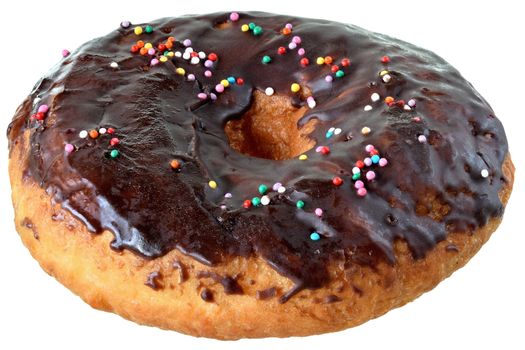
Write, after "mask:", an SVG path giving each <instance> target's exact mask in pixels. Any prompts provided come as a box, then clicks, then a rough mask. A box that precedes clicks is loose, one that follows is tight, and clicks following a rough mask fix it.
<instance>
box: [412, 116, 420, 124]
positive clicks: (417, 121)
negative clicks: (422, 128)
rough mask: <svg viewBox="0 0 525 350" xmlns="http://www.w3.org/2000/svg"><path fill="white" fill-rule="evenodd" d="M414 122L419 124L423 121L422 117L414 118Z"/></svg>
mask: <svg viewBox="0 0 525 350" xmlns="http://www.w3.org/2000/svg"><path fill="white" fill-rule="evenodd" d="M412 120H413V121H415V122H416V123H419V122H420V121H421V117H414V118H412Z"/></svg>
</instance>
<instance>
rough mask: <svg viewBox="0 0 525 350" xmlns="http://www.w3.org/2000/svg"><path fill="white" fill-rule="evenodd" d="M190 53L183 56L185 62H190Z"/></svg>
mask: <svg viewBox="0 0 525 350" xmlns="http://www.w3.org/2000/svg"><path fill="white" fill-rule="evenodd" d="M190 56H191V55H190V53H189V52H185V53H184V54H183V55H182V58H184V59H185V60H189V59H190Z"/></svg>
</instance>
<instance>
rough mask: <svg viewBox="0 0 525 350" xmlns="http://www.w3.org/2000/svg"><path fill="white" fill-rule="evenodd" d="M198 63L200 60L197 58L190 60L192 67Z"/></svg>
mask: <svg viewBox="0 0 525 350" xmlns="http://www.w3.org/2000/svg"><path fill="white" fill-rule="evenodd" d="M200 61H201V60H200V58H199V57H197V56H194V57H192V58H191V60H190V63H191V64H193V65H195V64H199V62H200Z"/></svg>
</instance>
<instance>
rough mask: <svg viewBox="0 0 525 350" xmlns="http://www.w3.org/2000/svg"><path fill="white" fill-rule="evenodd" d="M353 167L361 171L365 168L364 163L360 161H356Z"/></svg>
mask: <svg viewBox="0 0 525 350" xmlns="http://www.w3.org/2000/svg"><path fill="white" fill-rule="evenodd" d="M355 166H356V167H358V168H359V169H363V168H364V167H365V163H363V161H362V160H358V161H357V162H355Z"/></svg>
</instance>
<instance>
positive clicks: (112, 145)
mask: <svg viewBox="0 0 525 350" xmlns="http://www.w3.org/2000/svg"><path fill="white" fill-rule="evenodd" d="M105 135H108V136H109V141H108V146H109V147H108V152H107V155H108V156H109V157H110V158H113V159H115V158H118V157H119V156H120V152H119V150H118V149H116V147H117V146H118V145H119V144H120V139H119V138H118V137H116V136H115V129H114V128H112V127H108V128H105V127H100V128H98V130H97V129H91V130H89V131H87V130H82V131H80V132H79V133H78V137H79V138H80V139H87V138H88V137H89V138H90V139H93V140H96V139H99V138H101V137H103V136H105ZM64 149H65V151H66V152H67V153H72V152H73V151H74V150H75V146H74V145H72V144H70V143H68V144H66V146H65V148H64Z"/></svg>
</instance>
